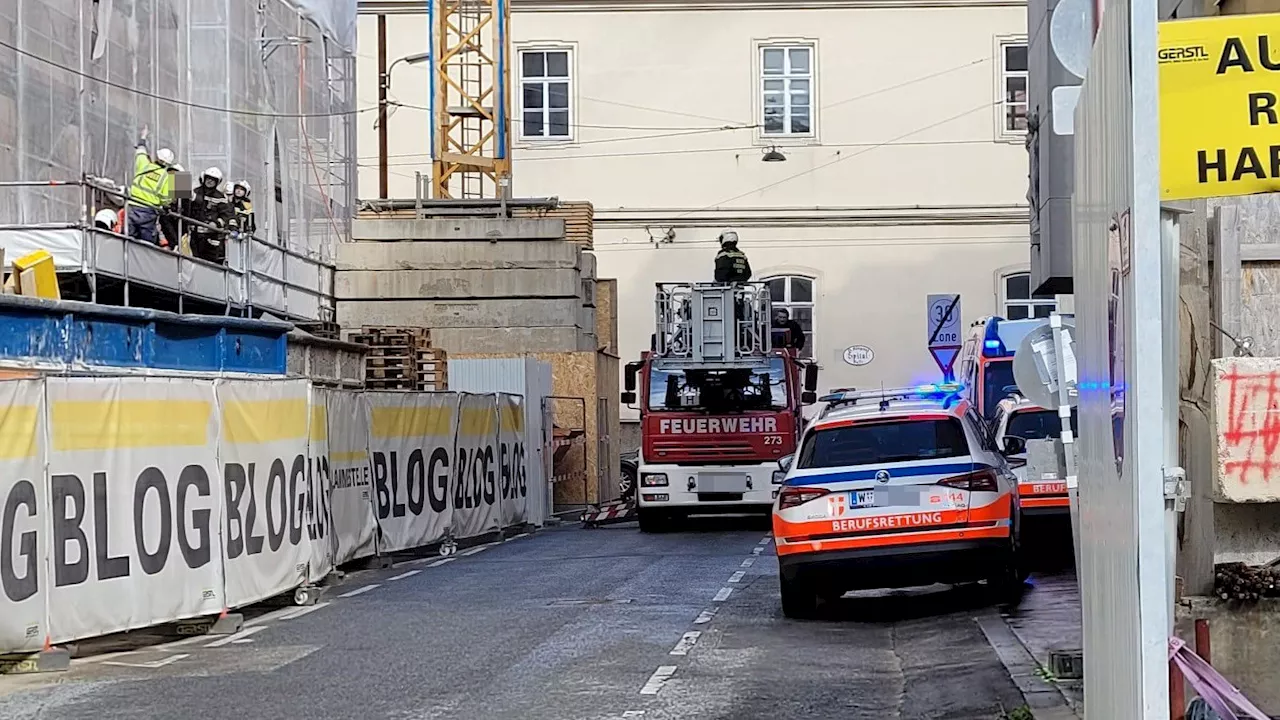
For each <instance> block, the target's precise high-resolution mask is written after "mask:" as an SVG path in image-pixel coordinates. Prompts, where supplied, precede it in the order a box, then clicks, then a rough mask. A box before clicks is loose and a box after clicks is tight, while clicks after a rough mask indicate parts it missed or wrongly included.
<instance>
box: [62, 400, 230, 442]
mask: <svg viewBox="0 0 1280 720" xmlns="http://www.w3.org/2000/svg"><path fill="white" fill-rule="evenodd" d="M212 414H213V403H211V402H208V401H205V400H105V401H104V400H59V401H56V402H54V403H53V405H52V407H50V409H49V416H50V419H51V421H52V426H53V432H52V435H53V443H52V444H53V449H54V450H65V451H77V450H115V449H118V448H147V447H177V446H200V445H207V444H208V443H209V417H210V416H211V415H212Z"/></svg>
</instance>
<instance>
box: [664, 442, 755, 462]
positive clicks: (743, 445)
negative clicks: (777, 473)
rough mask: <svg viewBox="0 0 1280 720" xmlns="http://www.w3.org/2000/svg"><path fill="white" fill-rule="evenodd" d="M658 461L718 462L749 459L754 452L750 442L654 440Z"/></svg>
mask: <svg viewBox="0 0 1280 720" xmlns="http://www.w3.org/2000/svg"><path fill="white" fill-rule="evenodd" d="M653 450H654V453H655V454H656V455H657V458H655V459H656V460H657V461H658V462H674V461H682V462H720V461H724V460H734V459H744V460H750V459H751V457H752V456H753V455H755V454H756V451H755V449H754V448H752V447H751V443H749V442H744V441H741V440H738V441H728V442H726V441H723V440H704V441H700V442H699V441H690V440H687V439H686V440H676V441H671V440H666V441H663V440H656V441H654V443H653Z"/></svg>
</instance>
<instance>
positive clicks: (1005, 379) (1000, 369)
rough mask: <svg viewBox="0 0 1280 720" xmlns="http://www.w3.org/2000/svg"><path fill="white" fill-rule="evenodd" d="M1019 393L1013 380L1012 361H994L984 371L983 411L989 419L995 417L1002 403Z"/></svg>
mask: <svg viewBox="0 0 1280 720" xmlns="http://www.w3.org/2000/svg"><path fill="white" fill-rule="evenodd" d="M1016 392H1018V384H1017V383H1016V382H1014V379H1013V361H1012V360H992V361H990V362H988V363H987V367H986V369H984V370H983V371H982V410H983V413H982V414H983V415H985V416H986V417H987V418H991V417H993V416H995V413H996V407H997V406H998V405H999V404H1000V401H1001V400H1003V399H1005V398H1007V397H1009V396H1010V395H1012V394H1014V393H1016Z"/></svg>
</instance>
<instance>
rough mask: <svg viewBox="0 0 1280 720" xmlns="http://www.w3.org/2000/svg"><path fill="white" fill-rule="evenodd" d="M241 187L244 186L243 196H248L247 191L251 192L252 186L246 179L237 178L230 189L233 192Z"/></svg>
mask: <svg viewBox="0 0 1280 720" xmlns="http://www.w3.org/2000/svg"><path fill="white" fill-rule="evenodd" d="M241 188H244V196H245V197H249V193H251V192H253V188H252V187H250V185H249V181H248V180H237V181H236V182H235V184H234V185H232V186H231V191H232V192H235V191H236V190H239V189H241Z"/></svg>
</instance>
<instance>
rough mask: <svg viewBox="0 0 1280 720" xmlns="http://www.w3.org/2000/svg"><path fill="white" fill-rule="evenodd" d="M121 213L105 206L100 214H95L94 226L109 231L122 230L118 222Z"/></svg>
mask: <svg viewBox="0 0 1280 720" xmlns="http://www.w3.org/2000/svg"><path fill="white" fill-rule="evenodd" d="M119 217H120V216H119V214H118V213H117V212H116V211H115V210H112V209H111V208H103V209H101V210H99V211H98V214H96V215H94V216H93V226H94V227H95V228H97V229H99V230H106V231H107V232H120V227H119V226H118V225H117V224H116V220H117V219H118V218H119Z"/></svg>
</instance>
